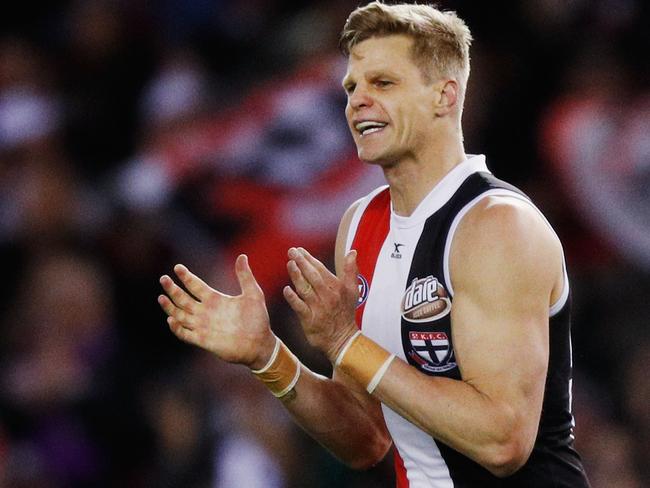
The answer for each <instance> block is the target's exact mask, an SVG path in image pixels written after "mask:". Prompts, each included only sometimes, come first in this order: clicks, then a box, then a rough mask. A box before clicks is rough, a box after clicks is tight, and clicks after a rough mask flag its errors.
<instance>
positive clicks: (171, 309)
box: [158, 295, 193, 329]
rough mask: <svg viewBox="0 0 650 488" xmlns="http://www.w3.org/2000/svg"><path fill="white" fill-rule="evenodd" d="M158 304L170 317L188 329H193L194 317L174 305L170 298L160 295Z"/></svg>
mask: <svg viewBox="0 0 650 488" xmlns="http://www.w3.org/2000/svg"><path fill="white" fill-rule="evenodd" d="M158 303H159V304H160V307H161V308H162V309H163V311H164V312H165V313H166V314H167V315H168V316H169V317H172V318H173V319H175V320H176V321H178V322H179V323H182V324H183V326H184V327H186V328H190V329H191V328H193V316H192V315H190V314H188V313H187V312H185V311H184V310H182V309H180V308H178V307H177V306H176V305H174V302H172V301H171V300H170V299H169V297H168V296H166V295H159V296H158Z"/></svg>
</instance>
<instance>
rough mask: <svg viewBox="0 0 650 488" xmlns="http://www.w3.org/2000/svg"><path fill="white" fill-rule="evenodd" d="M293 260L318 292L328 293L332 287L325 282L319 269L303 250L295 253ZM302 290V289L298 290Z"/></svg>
mask: <svg viewBox="0 0 650 488" xmlns="http://www.w3.org/2000/svg"><path fill="white" fill-rule="evenodd" d="M293 261H294V262H295V263H296V264H297V265H298V268H299V269H300V272H301V273H302V276H303V277H304V278H305V280H307V282H308V283H309V284H310V285H311V286H312V287H313V288H314V291H316V293H318V294H326V293H327V292H329V291H330V288H329V287H328V286H327V285H326V284H325V281H324V280H323V277H322V276H321V274H320V273H319V271H318V270H317V269H316V268H315V267H314V266H313V265H312V264H311V263H310V262H309V261H308V260H307V258H306V257H305V255H304V254H303V253H302V252H298V253H297V254H295V258H294V259H293ZM298 291H299V292H300V290H298Z"/></svg>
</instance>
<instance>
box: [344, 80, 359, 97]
mask: <svg viewBox="0 0 650 488" xmlns="http://www.w3.org/2000/svg"><path fill="white" fill-rule="evenodd" d="M356 87H357V85H356V84H355V83H350V84H348V85H345V86H344V87H343V89H344V90H345V93H347V94H348V95H350V94H351V93H352V92H353V91H354V89H355V88H356Z"/></svg>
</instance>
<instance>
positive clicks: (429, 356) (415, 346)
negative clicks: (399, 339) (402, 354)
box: [408, 331, 456, 373]
mask: <svg viewBox="0 0 650 488" xmlns="http://www.w3.org/2000/svg"><path fill="white" fill-rule="evenodd" d="M408 338H409V342H410V343H411V351H410V352H409V353H408V354H409V357H410V358H411V359H412V360H413V362H414V363H415V364H417V365H418V366H420V367H421V368H422V369H423V370H425V371H429V372H433V373H440V372H443V371H448V370H450V369H452V368H454V367H456V362H455V361H453V360H452V359H453V349H452V347H451V343H450V341H449V337H448V336H447V333H446V332H441V331H431V332H418V331H410V332H409V333H408Z"/></svg>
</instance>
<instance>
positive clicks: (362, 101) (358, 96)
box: [348, 83, 373, 110]
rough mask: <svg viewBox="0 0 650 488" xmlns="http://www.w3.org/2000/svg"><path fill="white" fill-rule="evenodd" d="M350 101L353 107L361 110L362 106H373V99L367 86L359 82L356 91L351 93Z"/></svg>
mask: <svg viewBox="0 0 650 488" xmlns="http://www.w3.org/2000/svg"><path fill="white" fill-rule="evenodd" d="M348 103H349V104H350V107H351V108H353V109H355V110H359V109H360V108H366V107H370V106H372V103H373V101H372V97H371V96H370V94H369V93H368V91H367V89H366V87H365V86H364V85H363V84H361V83H359V84H357V86H355V87H354V91H353V92H352V93H351V94H350V96H349V99H348Z"/></svg>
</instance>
